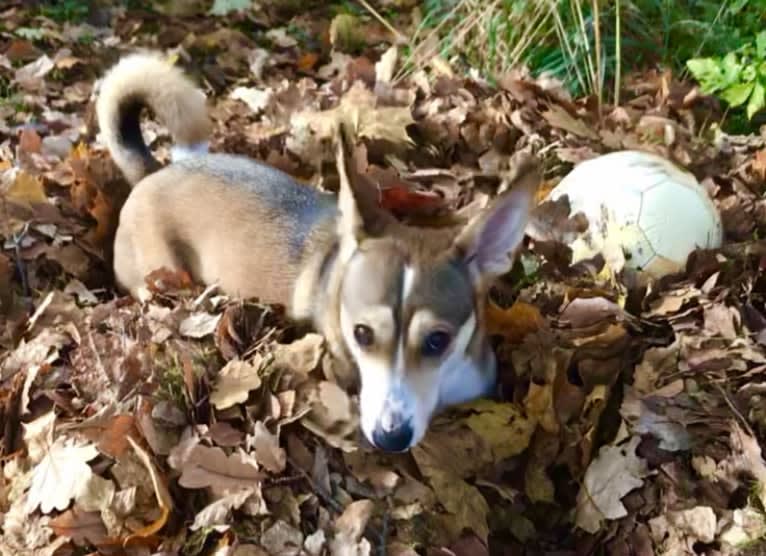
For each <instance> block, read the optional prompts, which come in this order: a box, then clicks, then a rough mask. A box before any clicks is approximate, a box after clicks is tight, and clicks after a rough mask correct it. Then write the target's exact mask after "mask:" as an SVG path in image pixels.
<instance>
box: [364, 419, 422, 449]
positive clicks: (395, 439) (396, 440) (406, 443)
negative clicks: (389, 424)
mask: <svg viewBox="0 0 766 556" xmlns="http://www.w3.org/2000/svg"><path fill="white" fill-rule="evenodd" d="M414 434H415V431H414V429H413V427H412V421H410V420H407V421H403V422H401V423H399V424H397V425H396V426H394V427H393V428H391V429H388V430H386V429H384V428H383V427H382V426H380V424H378V426H376V427H375V430H374V431H373V432H372V443H373V444H375V447H376V448H378V449H380V450H383V451H386V452H404V451H405V450H406V449H407V448H409V447H410V445H411V444H412V437H413V435H414Z"/></svg>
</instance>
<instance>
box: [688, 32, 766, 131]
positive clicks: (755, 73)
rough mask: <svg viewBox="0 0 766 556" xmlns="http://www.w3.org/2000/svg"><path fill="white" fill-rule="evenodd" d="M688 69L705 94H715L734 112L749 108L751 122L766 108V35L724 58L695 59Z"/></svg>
mask: <svg viewBox="0 0 766 556" xmlns="http://www.w3.org/2000/svg"><path fill="white" fill-rule="evenodd" d="M686 66H687V68H688V69H689V71H690V72H691V74H692V75H693V76H694V78H695V79H697V81H699V82H700V85H701V88H702V92H703V93H705V94H716V95H717V96H718V97H720V98H721V99H722V100H724V101H725V102H727V103H728V104H729V106H731V107H732V108H736V107H739V106H743V105H745V104H747V106H746V112H747V118H748V119H752V118H753V116H754V115H755V114H756V113H757V112H759V111H760V110H762V109H763V108H764V106H766V31H761V32H760V33H758V35H757V36H756V38H755V41H751V42H749V43H747V44H745V45H744V46H742V47H740V48H738V49H737V50H735V51H732V52H729V53H728V54H726V55H725V56H722V57H721V56H718V57H709V58H692V59H691V60H689V61H687V62H686Z"/></svg>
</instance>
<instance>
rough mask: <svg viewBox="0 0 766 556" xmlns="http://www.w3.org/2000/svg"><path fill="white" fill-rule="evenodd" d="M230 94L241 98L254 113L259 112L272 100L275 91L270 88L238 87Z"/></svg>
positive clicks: (236, 98)
mask: <svg viewBox="0 0 766 556" xmlns="http://www.w3.org/2000/svg"><path fill="white" fill-rule="evenodd" d="M230 96H231V98H233V99H234V100H241V101H242V102H244V103H245V104H247V106H248V107H249V108H250V110H252V111H253V113H254V114H258V113H260V112H261V111H262V110H263V109H264V108H266V107H267V106H268V105H269V103H270V102H271V99H272V97H273V91H272V90H271V89H269V88H266V89H254V88H253V87H237V88H236V89H234V90H233V91H232V92H231V95H230Z"/></svg>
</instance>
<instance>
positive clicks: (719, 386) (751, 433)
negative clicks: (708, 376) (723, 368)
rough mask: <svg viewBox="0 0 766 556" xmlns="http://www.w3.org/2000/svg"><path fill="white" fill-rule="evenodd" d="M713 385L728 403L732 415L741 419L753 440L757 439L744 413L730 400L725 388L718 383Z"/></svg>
mask: <svg viewBox="0 0 766 556" xmlns="http://www.w3.org/2000/svg"><path fill="white" fill-rule="evenodd" d="M713 385H714V386H715V387H716V388H717V389H718V391H719V392H720V394H721V396H723V399H724V401H725V402H726V405H728V406H729V409H731V411H732V413H734V416H735V417H736V418H737V419H739V421H740V422H741V423H742V425H743V426H744V427H745V429H746V430H747V433H748V434H749V435H750V436H752V437H753V438H755V433H754V432H753V429H752V428H751V427H750V424H749V423H748V422H747V419H745V416H744V415H742V412H741V411H740V410H739V409H737V406H735V405H734V402H733V401H731V398H729V395H728V394H727V393H726V391H725V390H724V389H723V387H722V386H721V385H720V384H718V383H717V382H714V383H713Z"/></svg>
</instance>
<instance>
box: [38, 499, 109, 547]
mask: <svg viewBox="0 0 766 556" xmlns="http://www.w3.org/2000/svg"><path fill="white" fill-rule="evenodd" d="M49 525H50V527H51V529H53V531H54V532H55V533H56V534H57V535H58V536H60V537H69V538H70V539H72V540H73V541H74V543H75V544H77V545H78V546H84V545H88V544H95V545H98V544H100V543H101V542H102V541H104V540H106V538H107V531H106V527H104V522H103V521H102V519H101V514H99V513H98V512H84V511H82V510H78V509H77V507H74V508H72V509H71V510H67V511H66V512H64V513H63V514H61V515H59V516H57V517H56V518H54V519H52V520H51V521H50V523H49Z"/></svg>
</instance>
